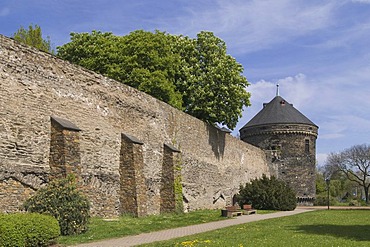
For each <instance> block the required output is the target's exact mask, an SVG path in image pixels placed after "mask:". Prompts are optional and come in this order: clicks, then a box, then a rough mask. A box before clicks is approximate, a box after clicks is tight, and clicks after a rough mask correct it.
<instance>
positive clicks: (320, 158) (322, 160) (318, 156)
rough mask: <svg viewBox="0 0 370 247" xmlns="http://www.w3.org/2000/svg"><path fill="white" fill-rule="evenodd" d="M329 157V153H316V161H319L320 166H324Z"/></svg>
mask: <svg viewBox="0 0 370 247" xmlns="http://www.w3.org/2000/svg"><path fill="white" fill-rule="evenodd" d="M327 157H328V154H325V153H317V154H316V161H317V164H318V166H323V165H324V164H325V162H326V158H327Z"/></svg>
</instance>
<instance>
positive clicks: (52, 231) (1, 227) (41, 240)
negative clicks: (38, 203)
mask: <svg viewBox="0 0 370 247" xmlns="http://www.w3.org/2000/svg"><path fill="white" fill-rule="evenodd" d="M59 235H60V228H59V225H58V221H57V220H56V219H55V218H54V217H52V216H49V215H42V214H37V213H16V214H0V246H3V247H13V246H14V247H16V246H49V245H51V244H54V243H56V239H57V237H58V236H59Z"/></svg>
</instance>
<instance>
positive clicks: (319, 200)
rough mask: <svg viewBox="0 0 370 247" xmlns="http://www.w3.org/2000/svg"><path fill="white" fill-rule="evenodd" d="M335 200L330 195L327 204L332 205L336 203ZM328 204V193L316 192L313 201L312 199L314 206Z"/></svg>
mask: <svg viewBox="0 0 370 247" xmlns="http://www.w3.org/2000/svg"><path fill="white" fill-rule="evenodd" d="M337 202H338V201H337V200H336V199H335V198H334V197H332V196H331V197H330V199H329V205H330V206H333V205H336V204H337ZM327 205H328V194H325V193H322V194H317V195H316V198H315V201H314V206H327Z"/></svg>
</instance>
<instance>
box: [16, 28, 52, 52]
mask: <svg viewBox="0 0 370 247" xmlns="http://www.w3.org/2000/svg"><path fill="white" fill-rule="evenodd" d="M13 38H14V40H16V41H19V42H21V43H23V44H26V45H29V46H32V47H35V48H37V49H39V50H41V51H45V52H49V53H54V51H53V50H52V48H51V41H50V37H49V36H48V37H47V38H46V39H43V38H42V31H41V27H40V26H38V25H35V26H33V25H29V26H28V29H24V27H22V26H21V27H20V28H19V29H18V31H17V32H16V33H14V35H13Z"/></svg>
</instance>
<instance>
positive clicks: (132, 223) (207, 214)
mask: <svg viewBox="0 0 370 247" xmlns="http://www.w3.org/2000/svg"><path fill="white" fill-rule="evenodd" d="M224 219H226V218H223V217H220V210H199V211H194V212H190V213H186V214H163V215H156V216H148V217H143V218H134V217H131V216H122V217H120V218H118V219H116V220H112V221H106V220H103V219H101V218H92V219H91V220H90V223H89V230H88V231H87V232H86V233H84V234H80V235H76V236H62V237H60V238H59V239H58V243H59V244H67V245H71V244H77V243H86V242H93V241H97V240H101V239H108V238H117V237H124V236H128V235H136V234H140V233H144V232H153V231H159V230H163V229H169V228H175V227H181V226H188V225H194V224H200V223H206V222H210V221H217V220H224Z"/></svg>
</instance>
